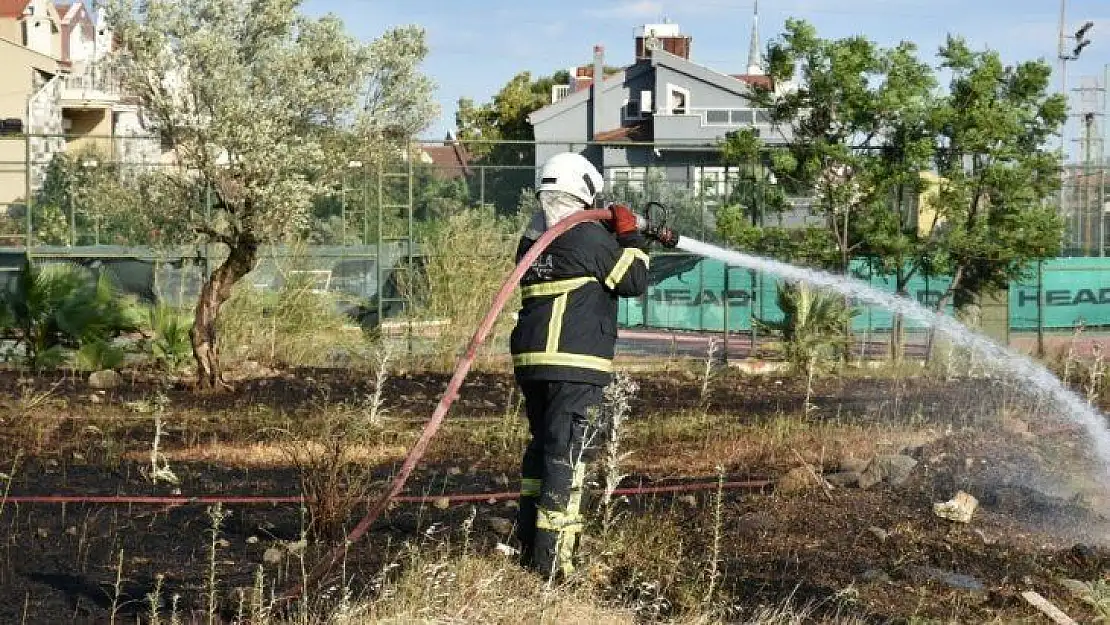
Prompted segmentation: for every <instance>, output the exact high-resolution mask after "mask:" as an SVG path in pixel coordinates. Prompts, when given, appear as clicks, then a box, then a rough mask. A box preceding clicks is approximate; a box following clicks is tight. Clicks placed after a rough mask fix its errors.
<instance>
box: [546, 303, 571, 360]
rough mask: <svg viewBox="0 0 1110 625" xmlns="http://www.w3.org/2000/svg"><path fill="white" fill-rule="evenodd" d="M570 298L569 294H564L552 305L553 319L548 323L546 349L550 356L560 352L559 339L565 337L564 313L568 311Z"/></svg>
mask: <svg viewBox="0 0 1110 625" xmlns="http://www.w3.org/2000/svg"><path fill="white" fill-rule="evenodd" d="M568 297H570V295H569V294H568V293H563V294H562V295H560V296H559V297H556V298H555V303H553V304H552V305H551V319H549V320H548V321H547V346H546V347H545V348H544V351H545V352H547V353H549V354H551V353H555V352H557V351H559V338H560V337H561V336H562V335H563V313H565V312H566V311H567V298H568Z"/></svg>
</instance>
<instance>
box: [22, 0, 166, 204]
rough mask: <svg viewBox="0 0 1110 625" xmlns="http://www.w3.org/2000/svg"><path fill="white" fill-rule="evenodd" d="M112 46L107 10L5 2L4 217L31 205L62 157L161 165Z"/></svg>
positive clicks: (40, 0)
mask: <svg viewBox="0 0 1110 625" xmlns="http://www.w3.org/2000/svg"><path fill="white" fill-rule="evenodd" d="M112 47H113V36H112V33H111V31H110V30H109V28H108V26H107V24H106V22H105V16H104V11H103V9H102V8H98V9H90V7H89V5H86V4H85V3H83V2H76V3H73V4H56V3H54V2H51V1H50V0H0V64H2V66H3V67H4V71H3V72H0V212H3V211H5V210H8V209H10V208H11V207H12V206H13V205H19V204H22V203H23V202H25V201H26V198H27V196H28V194H29V193H30V194H33V193H34V191H35V190H37V189H38V188H39V187H40V186H41V184H42V182H43V179H44V177H45V174H46V169H47V167H48V166H49V164H50V162H51V160H52V159H53V158H54V157H55V156H56V155H57V154H60V153H70V154H75V153H78V152H80V151H82V150H85V149H87V148H90V147H93V148H95V149H96V150H97V151H98V152H100V153H101V154H104V155H106V156H107V157H108V158H112V159H114V160H125V161H127V162H134V163H144V162H158V161H159V160H160V158H161V150H160V147H159V144H158V142H157V141H155V140H152V139H150V138H149V135H150V133H149V132H148V131H146V130H145V129H144V128H143V125H142V123H141V119H140V116H139V110H138V107H137V106H136V105H135V103H134V102H133V101H129V99H128V98H127V97H126V96H125V95H124V94H123V93H121V90H120V88H119V83H118V81H117V80H116V78H115V76H114V75H113V73H112V71H111V69H110V68H109V66H108V64H107V63H106V59H107V57H108V56H109V55H110V53H111V52H112ZM90 165H94V163H90Z"/></svg>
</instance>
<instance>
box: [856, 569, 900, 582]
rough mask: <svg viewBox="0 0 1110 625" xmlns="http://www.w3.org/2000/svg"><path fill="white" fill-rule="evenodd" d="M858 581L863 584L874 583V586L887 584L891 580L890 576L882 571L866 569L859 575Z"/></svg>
mask: <svg viewBox="0 0 1110 625" xmlns="http://www.w3.org/2000/svg"><path fill="white" fill-rule="evenodd" d="M860 579H862V580H863V581H865V582H874V583H876V584H889V583H890V582H891V581H892V580H891V579H890V575H887V572H886V571H884V570H882V569H868V570H866V571H864V572H863V575H860Z"/></svg>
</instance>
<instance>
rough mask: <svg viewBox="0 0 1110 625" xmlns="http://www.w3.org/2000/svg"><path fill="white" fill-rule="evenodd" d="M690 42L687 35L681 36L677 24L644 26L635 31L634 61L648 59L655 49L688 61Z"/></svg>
mask: <svg viewBox="0 0 1110 625" xmlns="http://www.w3.org/2000/svg"><path fill="white" fill-rule="evenodd" d="M692 41H693V39H692V38H691V37H690V36H689V35H683V34H682V29H681V28H680V27H679V25H678V24H671V23H669V22H668V23H665V24H645V25H643V26H640V27H639V28H637V29H636V61H637V62H639V61H646V60H648V59H650V58H651V52H652V50H655V49H659V50H664V51H666V52H670V53H671V54H673V55H675V56H678V57H682V58H684V59H686V60H689V59H690V43H691V42H692Z"/></svg>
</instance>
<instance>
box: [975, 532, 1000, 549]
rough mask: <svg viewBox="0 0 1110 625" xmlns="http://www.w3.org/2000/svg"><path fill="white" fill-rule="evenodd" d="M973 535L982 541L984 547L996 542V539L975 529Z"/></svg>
mask: <svg viewBox="0 0 1110 625" xmlns="http://www.w3.org/2000/svg"><path fill="white" fill-rule="evenodd" d="M975 535H976V536H978V537H979V540H982V541H983V544H984V545H993V544H995V543H997V542H998V539H997V538H995V537H993V536H988V535H987V533H986V532H984V531H983V530H981V529H976V530H975Z"/></svg>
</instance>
